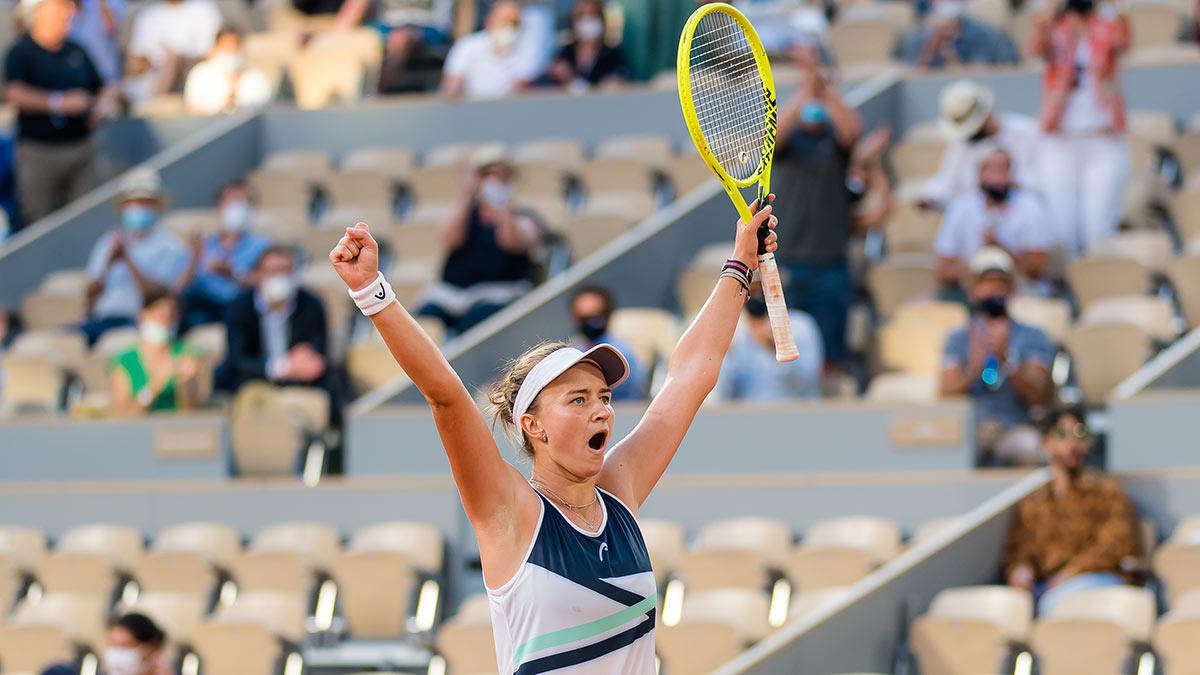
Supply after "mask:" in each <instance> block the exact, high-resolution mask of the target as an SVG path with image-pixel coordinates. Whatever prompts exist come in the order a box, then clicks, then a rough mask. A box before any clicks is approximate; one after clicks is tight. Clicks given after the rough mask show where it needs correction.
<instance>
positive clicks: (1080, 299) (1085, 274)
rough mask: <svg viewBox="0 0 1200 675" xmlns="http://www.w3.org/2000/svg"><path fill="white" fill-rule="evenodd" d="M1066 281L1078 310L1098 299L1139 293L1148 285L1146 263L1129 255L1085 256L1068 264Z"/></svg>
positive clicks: (1148, 275)
mask: <svg viewBox="0 0 1200 675" xmlns="http://www.w3.org/2000/svg"><path fill="white" fill-rule="evenodd" d="M1067 283H1068V284H1069V285H1070V287H1071V293H1072V295H1074V296H1075V304H1076V305H1077V306H1078V307H1079V309H1080V311H1086V310H1087V308H1088V306H1089V305H1091V304H1092V303H1093V302H1095V301H1096V300H1099V299H1100V298H1111V297H1115V296H1121V295H1141V294H1143V293H1145V292H1146V290H1147V288H1148V287H1149V284H1150V273H1149V271H1148V270H1147V269H1146V266H1145V265H1143V264H1141V263H1140V262H1138V261H1136V260H1133V259H1131V258H1121V257H1111V256H1104V257H1087V258H1079V259H1076V260H1072V261H1071V263H1070V264H1068V265H1067Z"/></svg>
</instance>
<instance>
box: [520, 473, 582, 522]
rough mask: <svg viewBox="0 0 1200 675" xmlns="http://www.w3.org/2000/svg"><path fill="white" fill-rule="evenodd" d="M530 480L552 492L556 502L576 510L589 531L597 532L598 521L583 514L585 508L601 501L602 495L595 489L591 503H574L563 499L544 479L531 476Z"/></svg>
mask: <svg viewBox="0 0 1200 675" xmlns="http://www.w3.org/2000/svg"><path fill="white" fill-rule="evenodd" d="M529 482H530V483H533V484H534V485H536V486H537V487H540V488H541V489H543V490H545V491H546V492H548V493H550V496H551V497H553V498H554V501H556V502H558V503H559V504H562V505H563V506H565V507H567V508H568V509H571V510H572V511H574V512H575V515H577V516H579V517H580V519H582V520H583V523H584V524H585V525H587V528H588V531H589V532H595V531H596V529H597V527H596V523H595V521H593V520H592V519H590V518H588V517H587V516H585V515H583V509H590V508H591V507H593V506H595V505H596V504H597V503H598V502H599V501H600V495H599V494H597V493H596V492H595V491H593V492H592V501H591V502H590V503H587V504H572V503H571V502H568V501H567V500H565V499H563V498H562V497H559V496H558V493H557V492H555V491H554V490H551V489H550V486H548V485H546V484H545V483H543V482H542V481H540V480H536V479H532V478H531V479H530V480H529Z"/></svg>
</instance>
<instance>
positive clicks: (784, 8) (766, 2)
mask: <svg viewBox="0 0 1200 675" xmlns="http://www.w3.org/2000/svg"><path fill="white" fill-rule="evenodd" d="M737 6H738V9H740V10H741V11H742V13H743V14H745V15H746V18H747V19H748V20H749V21H750V23H751V24H753V25H754V32H756V33H758V37H759V39H760V40H761V41H762V44H763V49H765V50H767V53H768V54H772V55H773V54H786V53H787V52H788V51H789V50H791V49H792V48H794V47H795V46H796V45H797V44H812V45H820V44H821V42H823V41H824V39H825V35H826V34H827V33H828V32H829V19H828V18H827V17H826V15H825V6H824V3H820V2H796V0H749V2H745V1H743V0H739V2H738V3H737ZM825 62H826V63H828V61H827V60H826V61H825Z"/></svg>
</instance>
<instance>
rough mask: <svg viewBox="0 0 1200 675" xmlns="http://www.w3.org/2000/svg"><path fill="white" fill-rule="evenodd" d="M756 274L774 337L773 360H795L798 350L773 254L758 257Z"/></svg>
mask: <svg viewBox="0 0 1200 675" xmlns="http://www.w3.org/2000/svg"><path fill="white" fill-rule="evenodd" d="M758 276H759V279H760V280H761V281H762V289H763V299H764V300H766V302H767V316H768V317H769V318H770V320H771V333H772V335H773V336H774V337H775V360H776V361H779V362H780V363H786V362H788V361H795V360H796V359H798V358H800V352H799V350H797V349H796V340H795V339H794V338H793V337H792V322H791V319H789V318H788V309H787V302H786V301H785V300H784V298H783V281H782V280H781V279H780V278H779V266H778V265H776V264H775V255H774V254H772V253H766V254H763V255H760V256H759V257H758Z"/></svg>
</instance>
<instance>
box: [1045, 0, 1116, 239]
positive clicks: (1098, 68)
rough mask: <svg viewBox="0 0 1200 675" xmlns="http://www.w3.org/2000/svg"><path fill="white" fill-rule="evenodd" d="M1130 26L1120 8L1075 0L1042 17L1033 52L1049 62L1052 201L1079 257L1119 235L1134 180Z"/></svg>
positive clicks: (1047, 150) (1047, 96) (1048, 159)
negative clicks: (1128, 130)
mask: <svg viewBox="0 0 1200 675" xmlns="http://www.w3.org/2000/svg"><path fill="white" fill-rule="evenodd" d="M1055 7H1058V5H1055ZM1129 43H1130V28H1129V21H1128V19H1126V18H1125V17H1124V16H1123V15H1118V14H1115V10H1113V8H1112V5H1105V8H1104V9H1097V8H1096V2H1095V0H1067V1H1066V4H1065V10H1064V11H1061V12H1059V11H1057V10H1056V13H1055V14H1046V15H1044V16H1041V17H1039V19H1038V22H1037V24H1036V26H1035V29H1034V38H1033V51H1034V52H1035V53H1037V54H1039V55H1041V57H1042V58H1043V59H1045V61H1046V68H1045V72H1044V74H1043V76H1042V112H1041V118H1040V120H1039V121H1040V123H1041V126H1042V131H1043V132H1044V133H1045V134H1046V137H1045V141H1044V142H1043V143H1042V162H1043V168H1044V172H1045V191H1046V199H1047V201H1049V203H1050V210H1051V213H1052V214H1053V215H1054V221H1055V223H1056V224H1057V225H1058V226H1059V228H1060V230H1061V232H1060V235H1059V239H1061V240H1062V241H1065V242H1067V243H1068V246H1069V248H1070V250H1072V251H1086V250H1087V248H1088V245H1089V244H1091V243H1092V242H1095V241H1098V240H1100V239H1103V238H1105V237H1108V236H1111V235H1113V234H1115V233H1116V231H1117V226H1118V225H1119V224H1120V222H1121V215H1122V213H1123V210H1124V209H1123V206H1124V201H1125V183H1126V179H1128V177H1129V143H1128V141H1127V140H1126V137H1125V99H1124V97H1123V96H1122V94H1121V86H1120V82H1119V78H1118V77H1117V76H1118V70H1119V59H1120V58H1121V56H1122V55H1123V54H1124V53H1125V50H1127V49H1128V48H1129Z"/></svg>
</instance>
